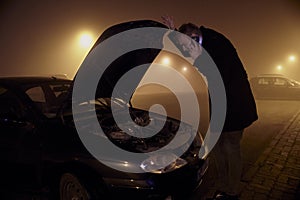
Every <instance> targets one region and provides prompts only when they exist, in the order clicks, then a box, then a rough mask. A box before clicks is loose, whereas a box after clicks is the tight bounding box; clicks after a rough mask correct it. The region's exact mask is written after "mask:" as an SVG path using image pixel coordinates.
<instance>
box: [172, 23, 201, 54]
mask: <svg viewBox="0 0 300 200" xmlns="http://www.w3.org/2000/svg"><path fill="white" fill-rule="evenodd" d="M179 32H180V33H178V32H177V31H173V32H172V33H171V34H170V35H169V37H170V39H171V40H172V41H173V42H174V44H175V45H176V46H177V47H178V48H179V50H180V51H181V52H182V54H183V55H184V56H186V57H188V56H190V57H191V58H192V59H196V58H197V57H198V56H199V55H201V52H202V48H201V46H200V44H201V31H200V29H199V28H198V27H197V26H196V25H194V24H192V23H188V24H183V25H182V26H180V28H179ZM181 33H182V34H181Z"/></svg>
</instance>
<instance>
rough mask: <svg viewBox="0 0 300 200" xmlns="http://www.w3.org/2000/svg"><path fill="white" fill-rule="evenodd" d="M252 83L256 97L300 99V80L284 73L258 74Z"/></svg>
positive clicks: (251, 80) (252, 79)
mask: <svg viewBox="0 0 300 200" xmlns="http://www.w3.org/2000/svg"><path fill="white" fill-rule="evenodd" d="M250 84H251V87H252V90H253V93H254V96H255V98H256V99H270V100H300V82H298V81H295V80H293V79H290V78H288V77H285V76H283V75H279V74H262V75H258V76H256V77H253V78H251V79H250Z"/></svg>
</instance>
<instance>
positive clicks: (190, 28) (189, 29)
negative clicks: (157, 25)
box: [178, 23, 201, 36]
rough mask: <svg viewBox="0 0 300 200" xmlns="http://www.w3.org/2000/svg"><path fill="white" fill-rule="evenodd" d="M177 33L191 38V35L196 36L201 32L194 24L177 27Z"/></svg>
mask: <svg viewBox="0 0 300 200" xmlns="http://www.w3.org/2000/svg"><path fill="white" fill-rule="evenodd" d="M178 31H179V32H181V33H184V34H186V35H188V36H191V35H192V34H193V33H194V34H197V35H200V34H201V31H200V29H199V27H198V26H197V25H195V24H192V23H186V24H182V25H181V26H180V27H179V29H178Z"/></svg>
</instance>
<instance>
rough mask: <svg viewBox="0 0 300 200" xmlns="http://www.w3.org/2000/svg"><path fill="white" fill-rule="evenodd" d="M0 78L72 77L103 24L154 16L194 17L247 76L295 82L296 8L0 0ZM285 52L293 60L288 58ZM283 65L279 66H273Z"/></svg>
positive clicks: (203, 1)
mask: <svg viewBox="0 0 300 200" xmlns="http://www.w3.org/2000/svg"><path fill="white" fill-rule="evenodd" d="M0 11H1V12H0V20H1V21H0V34H1V37H0V42H1V50H0V51H1V52H0V60H1V61H2V63H1V67H0V75H1V76H11V75H48V74H67V75H68V76H69V77H70V78H73V76H74V75H75V73H76V71H77V70H78V68H79V67H80V64H81V63H82V61H83V59H84V57H85V55H86V54H87V52H88V51H89V48H90V47H85V48H84V47H82V46H79V42H78V40H79V39H78V37H79V34H80V33H81V32H82V31H89V32H90V33H91V34H92V36H93V40H94V41H95V40H96V38H97V37H98V36H99V35H100V34H101V33H102V32H103V31H104V30H105V29H106V28H108V27H109V26H111V25H114V24H117V23H120V22H124V21H130V20H139V19H152V20H157V21H161V16H162V15H166V14H168V15H172V16H173V17H174V18H175V25H176V26H177V27H178V26H179V25H181V24H182V23H185V22H193V23H195V24H197V25H199V26H200V25H204V26H207V27H210V28H213V29H215V30H217V31H219V32H221V33H223V34H224V35H226V36H227V37H228V38H229V39H230V40H231V41H232V42H233V43H234V45H235V47H236V49H237V51H238V53H239V55H240V57H241V60H242V61H243V63H244V65H245V68H246V70H247V72H248V75H249V76H250V77H252V76H255V75H257V74H261V73H281V74H284V75H286V76H288V77H291V78H293V79H296V80H300V73H299V72H300V69H299V67H300V60H299V59H300V45H299V44H300V38H299V35H300V27H299V19H300V12H299V11H300V5H299V1H296V0H286V1H283V0H272V1H271V0H270V1H268V0H266V1H260V0H254V1H237V0H229V1H223V0H210V1H208V0H200V1H199V0H194V1H163V2H160V1H153V0H152V1H138V0H129V1H126V3H124V1H115V0H112V1H109V2H104V1H91V0H89V1H63V2H61V1H48V0H45V1H38V0H28V1H1V10H0ZM290 55H294V56H295V58H296V59H295V61H294V62H291V61H289V60H288V57H289V56H290ZM278 65H280V66H282V68H281V70H279V69H278V68H277V66H278Z"/></svg>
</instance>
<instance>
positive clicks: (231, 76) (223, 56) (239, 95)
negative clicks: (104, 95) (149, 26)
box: [164, 18, 258, 200]
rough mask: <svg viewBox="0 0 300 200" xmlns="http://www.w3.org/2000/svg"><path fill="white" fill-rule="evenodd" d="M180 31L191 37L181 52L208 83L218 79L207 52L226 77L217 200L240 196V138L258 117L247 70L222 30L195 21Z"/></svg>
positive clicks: (217, 152)
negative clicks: (211, 70) (206, 57)
mask: <svg viewBox="0 0 300 200" xmlns="http://www.w3.org/2000/svg"><path fill="white" fill-rule="evenodd" d="M169 19H170V18H169ZM164 20H165V19H164ZM170 21H172V20H170ZM165 22H166V20H165ZM166 24H168V22H167V23H166ZM169 24H170V23H169ZM171 24H174V23H173V22H171ZM178 31H179V32H181V33H184V34H186V35H187V36H189V38H187V37H181V39H179V44H180V46H181V51H183V52H184V55H186V54H188V55H189V56H190V57H191V58H193V59H194V60H195V61H194V65H195V66H196V67H198V69H199V71H200V72H201V73H203V74H204V75H205V76H206V78H207V81H208V85H209V84H213V83H214V80H213V77H212V76H211V75H210V73H209V69H208V70H207V68H205V64H207V62H205V61H204V58H203V56H202V55H203V54H205V53H208V54H209V56H210V57H211V58H212V60H213V61H214V63H215V64H216V66H217V68H218V70H219V72H220V75H221V77H222V79H223V83H224V87H225V92H226V100H227V110H226V117H225V123H224V126H223V129H222V133H221V135H220V138H219V140H218V142H217V144H216V145H215V147H214V149H213V155H215V158H216V164H217V170H218V184H217V187H218V190H217V193H216V194H215V196H214V199H218V200H224V199H228V200H229V199H232V200H235V199H238V194H239V184H240V178H241V174H242V159H241V153H240V141H241V139H242V135H243V131H244V129H245V128H246V127H248V126H250V125H251V124H252V123H253V122H254V121H256V120H257V119H258V116H257V111H256V105H255V100H254V97H253V94H252V91H251V88H250V84H249V82H248V77H247V73H246V71H245V69H244V67H243V64H242V62H241V60H240V58H239V56H238V54H237V52H236V49H235V48H234V46H233V45H232V43H231V42H230V41H229V40H228V39H227V38H226V37H225V36H224V35H222V34H221V33H218V32H216V31H214V30H212V29H209V28H206V27H204V26H201V27H198V26H196V25H194V24H192V23H187V24H183V25H181V26H180V27H179V29H178ZM193 40H194V41H196V42H194V41H193ZM201 47H203V48H204V50H205V51H204V50H203V49H202V48H201Z"/></svg>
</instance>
